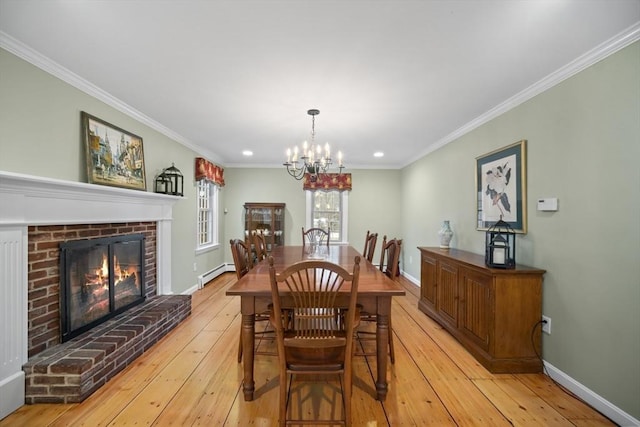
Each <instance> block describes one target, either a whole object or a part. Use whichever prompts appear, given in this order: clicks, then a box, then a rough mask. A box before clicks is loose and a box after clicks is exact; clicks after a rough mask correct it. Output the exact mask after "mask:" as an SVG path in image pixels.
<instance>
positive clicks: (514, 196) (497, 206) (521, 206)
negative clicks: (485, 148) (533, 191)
mask: <svg viewBox="0 0 640 427" xmlns="http://www.w3.org/2000/svg"><path fill="white" fill-rule="evenodd" d="M526 145H527V141H526V140H522V141H518V142H516V143H515V144H511V145H509V146H507V147H504V148H501V149H499V150H496V151H492V152H491V153H488V154H484V155H482V156H480V157H476V194H477V229H478V230H487V229H488V228H489V227H491V226H492V225H494V224H495V223H496V222H498V221H499V220H500V219H502V220H503V221H504V222H507V223H508V224H509V225H510V226H511V227H512V228H513V230H514V231H515V232H516V233H523V234H524V233H526V232H527V182H526V177H527V174H526V165H527V162H526Z"/></svg>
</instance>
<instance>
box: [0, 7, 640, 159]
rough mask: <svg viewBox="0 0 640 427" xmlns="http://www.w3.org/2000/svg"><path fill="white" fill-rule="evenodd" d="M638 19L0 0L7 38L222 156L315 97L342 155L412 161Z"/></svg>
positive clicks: (289, 137) (618, 12)
mask: <svg viewBox="0 0 640 427" xmlns="http://www.w3.org/2000/svg"><path fill="white" fill-rule="evenodd" d="M639 23H640V0H520V1H516V0H495V1H489V0H460V1H444V0H442V1H435V0H434V1H382V0H380V1H373V0H369V1H367V0H336V1H310V0H307V1H303V0H298V1H293V0H292V1H271V0H263V1H247V0H244V1H204V0H201V1H200V0H183V1H169V0H129V1H96V0H93V1H88V0H85V1H80V0H75V1H72V0H49V1H44V0H40V1H38V0H0V36H1V41H3V45H2V46H3V47H5V48H7V46H9V45H10V46H11V48H12V49H11V50H12V51H14V52H16V51H21V52H24V51H27V52H28V54H22V55H23V57H27V56H31V57H32V58H34V57H35V58H38V60H37V61H33V60H32V62H42V63H46V64H48V65H47V67H49V68H50V69H55V70H57V72H58V73H62V74H66V75H67V76H72V79H80V80H81V81H82V82H84V84H85V86H90V87H92V88H94V90H95V91H100V90H101V91H104V92H102V95H103V96H102V97H103V98H104V99H107V100H108V101H109V102H110V103H112V104H113V105H118V106H120V109H121V110H124V111H127V112H129V113H130V114H132V115H134V116H136V118H139V119H140V118H142V120H143V122H146V123H148V124H151V125H152V126H154V127H155V128H156V129H160V130H161V131H163V132H164V133H166V134H168V135H170V136H172V137H174V138H176V139H178V140H179V141H181V142H183V143H185V144H186V145H188V146H190V147H192V148H194V147H195V148H196V149H197V150H198V151H199V152H200V153H201V154H204V155H206V156H208V157H209V158H210V159H211V160H213V161H217V162H219V163H221V164H223V165H224V166H243V165H244V166H247V165H256V166H257V165H259V166H278V165H281V163H282V162H283V161H284V157H285V154H284V153H285V150H286V148H287V147H292V146H293V145H295V144H299V143H300V142H301V141H302V140H304V139H309V138H310V130H311V118H310V116H308V115H307V110H308V109H309V108H317V109H319V110H320V115H319V116H318V117H317V118H316V141H318V142H325V141H329V142H330V143H331V146H332V151H333V152H334V153H335V152H336V151H337V150H342V151H343V152H344V156H345V162H346V165H347V167H352V168H358V167H379V168H398V167H402V166H405V165H407V164H409V163H411V162H412V161H413V160H415V159H416V158H418V157H420V156H422V155H424V154H426V153H428V152H430V151H432V150H433V149H435V148H437V147H439V146H442V145H444V144H445V143H447V142H449V141H450V140H452V139H453V138H454V137H455V136H457V135H460V134H462V133H464V132H465V131H468V130H469V129H472V128H473V127H475V126H477V125H478V124H481V123H482V122H483V121H486V120H487V119H488V118H491V115H492V114H494V115H495V114H497V113H499V112H501V111H504V110H505V109H508V108H510V107H512V106H513V105H517V103H519V102H522V101H523V100H525V99H526V98H528V97H530V96H532V95H535V94H536V93H538V92H540V91H541V90H543V89H544V88H546V87H548V85H549V84H550V83H555V82H557V81H558V80H561V79H562V78H564V77H566V76H567V75H570V74H571V73H574V72H576V71H577V70H579V69H580V67H581V66H582V67H584V64H585V63H586V62H588V61H591V62H593V59H592V58H594V57H595V58H598V55H601V56H602V53H601V52H607V49H609V50H615V49H616V48H619V46H621V45H623V44H625V43H626V44H628V42H629V40H631V41H633V40H637V39H638V38H639V37H638V34H639V33H640V25H639ZM612 46H613V47H612ZM585 61H586V62H585ZM40 66H42V65H40ZM47 67H43V68H47ZM61 70H62V71H61ZM98 93H100V92H98ZM90 113H91V112H90ZM114 124H116V125H117V123H114ZM140 136H142V137H143V139H144V141H145V146H146V145H147V144H150V143H152V142H153V141H149V140H148V139H147V138H145V135H140ZM521 136H522V137H523V138H526V135H521ZM511 142H513V141H502V143H504V144H507V143H511ZM242 150H251V151H253V152H254V156H253V157H251V158H247V157H243V156H242V153H241V152H242ZM374 151H384V153H385V155H384V157H382V158H374V157H373V153H374Z"/></svg>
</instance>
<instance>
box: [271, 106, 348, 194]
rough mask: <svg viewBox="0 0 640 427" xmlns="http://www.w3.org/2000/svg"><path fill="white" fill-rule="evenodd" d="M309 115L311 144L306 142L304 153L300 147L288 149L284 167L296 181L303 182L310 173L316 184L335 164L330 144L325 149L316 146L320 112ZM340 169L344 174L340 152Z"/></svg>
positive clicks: (315, 111) (303, 146) (312, 180)
mask: <svg viewBox="0 0 640 427" xmlns="http://www.w3.org/2000/svg"><path fill="white" fill-rule="evenodd" d="M307 114H309V115H310V116H311V144H309V143H308V142H307V141H304V142H303V143H302V152H299V151H298V146H295V147H293V151H292V150H291V149H290V148H287V161H286V163H283V164H282V165H283V166H286V167H287V172H289V175H291V176H292V177H294V178H295V179H297V180H301V179H302V178H304V175H305V173H308V174H309V175H310V176H311V182H315V181H316V180H317V179H318V175H320V174H323V173H326V172H327V170H328V169H329V167H331V164H332V163H333V162H332V161H331V148H330V147H329V143H326V144H325V145H324V147H322V146H321V145H320V144H317V145H316V141H315V139H316V116H317V115H318V114H320V110H316V109H312V110H308V111H307ZM338 168H339V170H340V172H339V173H342V169H344V164H343V163H342V152H340V151H338Z"/></svg>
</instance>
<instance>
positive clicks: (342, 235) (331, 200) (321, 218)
mask: <svg viewBox="0 0 640 427" xmlns="http://www.w3.org/2000/svg"><path fill="white" fill-rule="evenodd" d="M306 193H307V224H306V228H311V227H318V228H322V229H325V230H326V229H329V230H331V235H330V236H329V241H330V242H334V243H346V242H347V241H348V237H347V218H348V215H347V213H348V209H347V208H348V200H349V198H348V196H349V192H348V191H307V192H306Z"/></svg>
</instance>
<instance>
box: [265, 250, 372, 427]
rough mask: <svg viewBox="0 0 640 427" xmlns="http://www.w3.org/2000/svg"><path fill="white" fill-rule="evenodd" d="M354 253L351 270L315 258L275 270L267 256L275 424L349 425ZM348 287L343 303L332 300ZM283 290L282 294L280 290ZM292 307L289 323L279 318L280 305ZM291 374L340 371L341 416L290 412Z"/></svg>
mask: <svg viewBox="0 0 640 427" xmlns="http://www.w3.org/2000/svg"><path fill="white" fill-rule="evenodd" d="M359 272H360V257H359V256H358V257H356V258H355V264H354V267H353V272H352V273H350V272H349V271H347V270H346V269H344V268H343V267H341V266H339V265H337V264H334V263H331V262H328V261H318V260H306V261H300V262H298V263H295V264H293V265H291V266H289V267H287V268H286V269H285V270H283V271H281V272H279V273H277V272H276V269H275V267H274V261H273V258H271V257H269V276H270V281H271V295H272V299H273V316H272V324H273V326H274V329H275V330H276V341H277V348H278V361H279V363H278V365H279V371H280V376H279V377H280V400H279V425H280V426H285V425H289V424H295V425H299V424H314V425H317V424H338V423H339V424H340V425H345V426H349V425H351V391H352V375H353V371H352V360H353V337H354V328H355V324H356V322H357V318H358V316H359V315H358V312H357V308H356V298H357V293H358V278H359ZM344 289H347V290H349V291H348V292H349V298H348V305H340V306H339V305H338V300H339V298H337V297H338V294H340V293H343V292H345V291H344ZM283 293H284V294H286V295H283ZM284 306H286V307H287V308H288V309H289V310H291V312H292V313H293V315H292V317H291V319H292V320H291V322H290V324H289V327H288V328H287V327H285V325H283V323H282V319H283V312H282V310H283V307H284ZM296 374H312V375H314V377H312V378H314V379H315V376H316V375H326V374H336V375H339V376H340V379H341V383H342V400H343V406H344V411H343V415H344V419H342V420H317V419H302V418H303V417H302V416H298V417H294V416H291V417H289V418H288V419H287V415H288V414H287V407H288V402H289V401H290V397H291V383H292V382H293V379H294V376H295V375H296Z"/></svg>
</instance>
